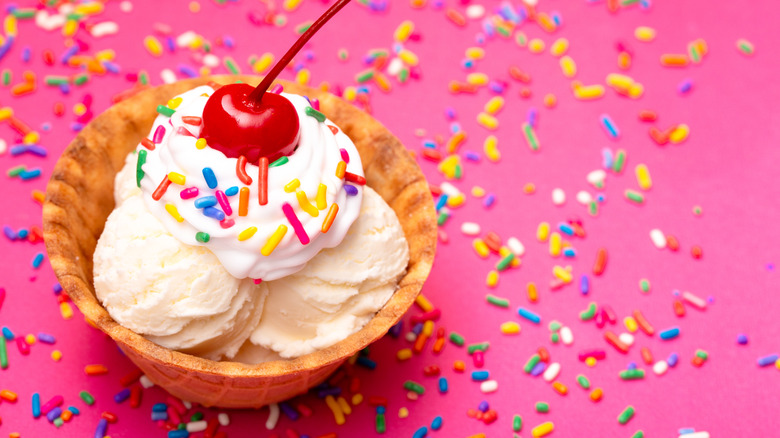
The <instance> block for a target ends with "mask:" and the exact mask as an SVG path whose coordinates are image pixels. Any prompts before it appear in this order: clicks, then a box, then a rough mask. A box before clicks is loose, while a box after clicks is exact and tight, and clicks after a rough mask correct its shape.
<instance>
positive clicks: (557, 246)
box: [550, 231, 562, 257]
mask: <svg viewBox="0 0 780 438" xmlns="http://www.w3.org/2000/svg"><path fill="white" fill-rule="evenodd" d="M561 246H562V245H561V235H560V234H558V232H557V231H554V232H553V233H552V235H551V236H550V255H551V256H553V257H558V256H559V255H561Z"/></svg>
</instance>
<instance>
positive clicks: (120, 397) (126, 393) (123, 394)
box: [114, 388, 130, 403]
mask: <svg viewBox="0 0 780 438" xmlns="http://www.w3.org/2000/svg"><path fill="white" fill-rule="evenodd" d="M128 398H130V388H125V389H123V390H121V391H119V392H117V393H116V395H115V396H114V401H115V402H117V403H122V402H123V401H125V400H127V399H128Z"/></svg>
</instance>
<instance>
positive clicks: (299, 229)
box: [282, 202, 309, 245]
mask: <svg viewBox="0 0 780 438" xmlns="http://www.w3.org/2000/svg"><path fill="white" fill-rule="evenodd" d="M282 212H284V215H285V216H286V217H287V221H288V222H290V225H292V227H293V230H295V235H296V236H298V240H300V241H301V243H302V244H303V245H306V244H308V243H309V235H308V234H306V230H304V229H303V225H301V221H300V220H299V219H298V216H296V215H295V212H294V211H293V208H292V206H291V205H290V204H289V203H287V202H285V203H284V204H283V205H282Z"/></svg>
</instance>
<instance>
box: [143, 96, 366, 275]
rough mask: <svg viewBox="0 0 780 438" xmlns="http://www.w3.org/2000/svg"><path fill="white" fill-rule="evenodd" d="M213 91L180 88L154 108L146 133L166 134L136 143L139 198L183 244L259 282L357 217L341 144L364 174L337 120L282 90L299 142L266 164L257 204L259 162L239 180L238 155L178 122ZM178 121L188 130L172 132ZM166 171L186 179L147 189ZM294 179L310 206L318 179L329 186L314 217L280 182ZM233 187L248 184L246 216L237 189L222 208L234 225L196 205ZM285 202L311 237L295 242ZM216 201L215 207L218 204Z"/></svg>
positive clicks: (287, 270) (295, 266) (299, 261)
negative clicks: (140, 154) (207, 172)
mask: <svg viewBox="0 0 780 438" xmlns="http://www.w3.org/2000/svg"><path fill="white" fill-rule="evenodd" d="M212 92H213V89H212V88H211V87H208V86H201V87H197V88H195V89H193V90H190V91H187V92H186V93H184V94H181V95H179V96H178V97H180V98H181V103H180V104H179V105H178V106H177V108H176V112H175V113H174V114H173V115H172V116H171V117H170V118H168V117H166V116H163V115H160V116H158V117H157V119H156V120H155V123H154V126H153V127H152V130H151V133H150V137H149V138H150V139H151V138H153V136H154V133H155V132H156V131H157V129H158V127H159V126H162V127H163V128H164V129H165V135H164V136H163V138H162V140H161V141H160V142H159V143H158V144H156V145H155V149H154V150H146V149H145V148H144V146H142V145H139V146H138V148H137V151H140V150H146V163H145V164H144V165H143V166H142V169H143V171H144V176H143V179H142V180H141V189H142V191H143V195H144V196H143V197H144V200H145V201H146V205H147V207H148V208H149V211H151V212H152V213H153V214H154V216H155V217H157V219H158V220H160V221H161V222H162V224H163V225H164V226H165V228H166V229H167V230H168V231H169V232H170V233H171V234H172V235H173V236H175V237H176V238H177V239H179V240H180V241H181V242H183V243H186V244H188V245H195V246H205V247H207V248H208V249H210V250H211V251H212V252H213V253H214V254H215V255H216V256H217V258H218V259H219V261H220V262H221V263H222V265H223V266H224V267H225V269H226V270H227V271H228V272H229V273H230V274H231V275H233V276H234V277H236V278H247V277H249V278H253V279H262V280H264V281H270V280H275V279H278V278H282V277H286V276H288V275H290V274H292V273H294V272H297V271H299V270H300V269H302V268H303V267H304V265H305V264H306V262H308V261H309V260H311V259H312V258H313V257H314V256H315V255H317V253H319V252H320V251H321V250H323V249H325V248H333V247H335V246H337V245H338V244H339V243H340V242H341V241H342V240H343V239H344V236H345V235H346V234H347V231H348V230H349V228H350V226H351V225H352V223H353V222H354V221H355V219H356V218H357V216H358V214H359V212H360V206H361V201H362V195H363V187H362V186H359V185H355V187H356V188H357V195H355V196H348V195H347V193H346V191H345V189H344V185H345V181H344V180H343V179H341V178H339V177H337V176H336V167H337V165H338V163H339V162H340V161H342V156H341V152H340V150H341V149H344V150H346V151H347V153H348V154H349V163H348V164H347V169H346V170H347V172H350V173H353V174H356V175H360V176H363V166H362V163H361V161H360V156H359V154H358V152H357V149H356V148H355V145H354V144H353V143H352V141H351V140H350V139H349V137H347V136H346V135H345V134H344V133H343V132H341V130H338V132H337V133H336V134H334V133H333V132H332V131H331V129H330V128H329V126H335V125H334V123H333V122H331V121H330V120H327V119H326V120H325V122H324V123H320V122H318V121H317V120H316V119H315V118H314V117H311V116H309V115H306V112H305V110H306V108H307V107H309V106H310V105H309V103H308V101H307V100H306V99H305V98H304V97H302V96H298V95H292V94H286V93H283V94H282V95H283V96H284V97H286V98H287V99H289V100H290V102H291V103H292V104H293V106H294V107H295V109H296V111H297V113H298V117H299V122H300V141H299V144H298V148H297V149H296V150H295V152H294V153H293V154H292V155H290V156H289V157H288V159H289V161H288V162H287V163H286V164H284V165H281V166H278V167H271V168H269V169H268V204H267V205H263V206H261V205H259V203H258V191H257V175H258V167H257V166H255V165H252V164H247V165H246V172H247V174H248V175H249V176H250V177H251V178H252V179H253V182H252V184H251V185H249V186H247V185H245V184H243V183H242V182H241V180H240V179H239V177H238V175H237V174H236V163H237V161H238V160H237V159H235V158H227V157H226V156H225V155H224V154H223V153H222V152H220V151H217V150H215V149H212V148H209V147H206V148H204V149H197V147H196V146H195V143H196V141H197V139H198V137H199V136H200V131H201V128H202V124H201V125H200V126H193V125H189V124H186V123H184V122H183V121H182V118H183V117H186V116H194V117H202V115H203V108H204V107H205V105H206V101H207V100H208V96H209V95H210V94H211V93H212ZM179 128H184V129H186V130H187V131H188V132H189V133H190V134H192V136H189V135H184V134H181V133H178V130H179ZM206 167H209V168H211V169H212V170H213V172H214V175H215V176H216V179H217V181H218V186H217V187H216V188H215V189H210V188H209V187H208V185H207V183H206V180H205V178H204V176H203V168H206ZM169 172H176V173H178V174H181V175H184V176H185V178H186V181H185V184H184V185H177V184H171V185H170V186H169V187H168V189H167V191H166V192H165V194H164V195H163V196H162V198H161V199H160V200H159V201H156V200H154V199H153V197H152V194H153V193H154V191H155V190H156V189H157V187H158V186H159V185H160V182H161V181H162V180H163V179H164V178H165V177H166V175H168V174H169ZM296 178H297V179H298V180H299V181H300V186H299V187H298V188H297V190H302V191H304V192H305V193H306V196H307V198H308V200H309V201H310V203H311V204H312V205H315V206H316V202H315V197H316V195H317V190H318V188H319V185H320V183H322V184H325V185H326V186H327V192H326V201H327V206H326V208H325V209H320V210H318V215H317V217H312V216H311V215H310V214H309V213H307V212H305V211H304V210H303V209H302V208H301V207H300V206H299V202H298V198H297V197H296V193H295V192H294V191H293V192H291V193H287V192H285V190H284V187H285V186H286V185H287V184H288V183H290V182H291V181H292V180H294V179H296ZM191 187H197V189H198V192H199V193H198V195H197V197H195V198H192V199H182V198H181V196H180V192H181V191H182V190H184V189H186V188H191ZM231 187H238V188H239V189H240V188H241V187H249V189H250V196H249V203H248V205H249V209H248V214H247V216H243V217H242V216H239V215H238V211H239V195H235V196H229V197H228V199H229V202H230V205H231V208H232V211H233V213H232V214H231V215H226V218H227V219H232V220H233V221H235V224H234V225H233V226H231V227H230V228H227V229H225V228H223V227H222V226H221V224H220V221H218V220H216V219H214V218H211V217H207V216H205V215H204V214H203V210H202V209H199V208H196V207H195V202H194V201H195V200H196V199H198V198H201V197H204V196H214V195H215V193H216V190H222V191H223V192H224V191H227V190H228V189H229V188H231ZM284 203H289V204H290V205H291V206H292V207H293V209H294V211H295V214H296V216H297V217H298V219H299V220H300V222H301V224H302V225H303V228H304V229H305V230H306V233H307V234H308V236H309V238H310V240H311V242H310V243H308V244H306V245H303V244H301V242H300V241H299V239H298V237H297V236H296V234H295V232H294V230H293V227H292V226H291V224H290V222H289V221H288V220H287V218H286V217H285V215H284V213H283V211H282V205H283V204H284ZM333 203H336V204H337V205H338V206H339V210H338V214H337V216H336V219H335V221H334V222H333V225H332V226H331V227H330V230H329V231H328V232H327V233H323V232H322V230H321V229H322V224H323V222H324V220H325V217H326V215H327V213H328V209H329V208H330V206H331V205H332V204H333ZM166 204H172V205H174V206H175V207H176V209H177V211H178V213H179V215H181V217H182V218H183V222H178V221H177V220H176V219H175V218H174V217H173V216H172V215H171V214H170V213H169V212H168V211H167V210H166V208H165V207H166ZM214 207H215V208H220V205H219V204H217V205H215V206H214ZM315 208H316V207H315ZM220 210H221V208H220ZM279 225H285V226H287V228H288V229H287V233H286V234H285V236H284V238H283V239H282V240H281V241H280V242H279V244H278V245H277V247H276V249H275V250H274V251H273V252H272V253H271V254H270V255H267V256H264V255H262V254H261V253H260V249H261V248H262V247H263V246H264V245H265V243H266V241H267V239H268V238H269V236H271V235H272V234H273V233H274V232H275V231H276V230H277V228H278V227H279ZM250 227H256V228H257V231H256V232H255V234H254V235H253V236H252V237H251V238H249V239H247V240H244V241H239V240H238V235H239V233H241V232H242V231H244V230H246V229H248V228H250ZM198 232H204V233H207V234H208V235H209V241H208V242H206V243H203V242H200V241H198V240H197V239H196V234H197V233H198Z"/></svg>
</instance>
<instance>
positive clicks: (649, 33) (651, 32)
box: [634, 26, 655, 43]
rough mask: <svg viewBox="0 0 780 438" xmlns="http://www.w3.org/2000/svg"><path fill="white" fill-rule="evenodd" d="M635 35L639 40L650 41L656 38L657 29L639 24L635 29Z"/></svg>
mask: <svg viewBox="0 0 780 438" xmlns="http://www.w3.org/2000/svg"><path fill="white" fill-rule="evenodd" d="M634 36H635V37H636V39H638V40H639V41H642V42H645V43H649V42H650V41H653V40H654V39H655V29H653V28H652V27H647V26H639V27H637V28H636V29H635V30H634Z"/></svg>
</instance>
